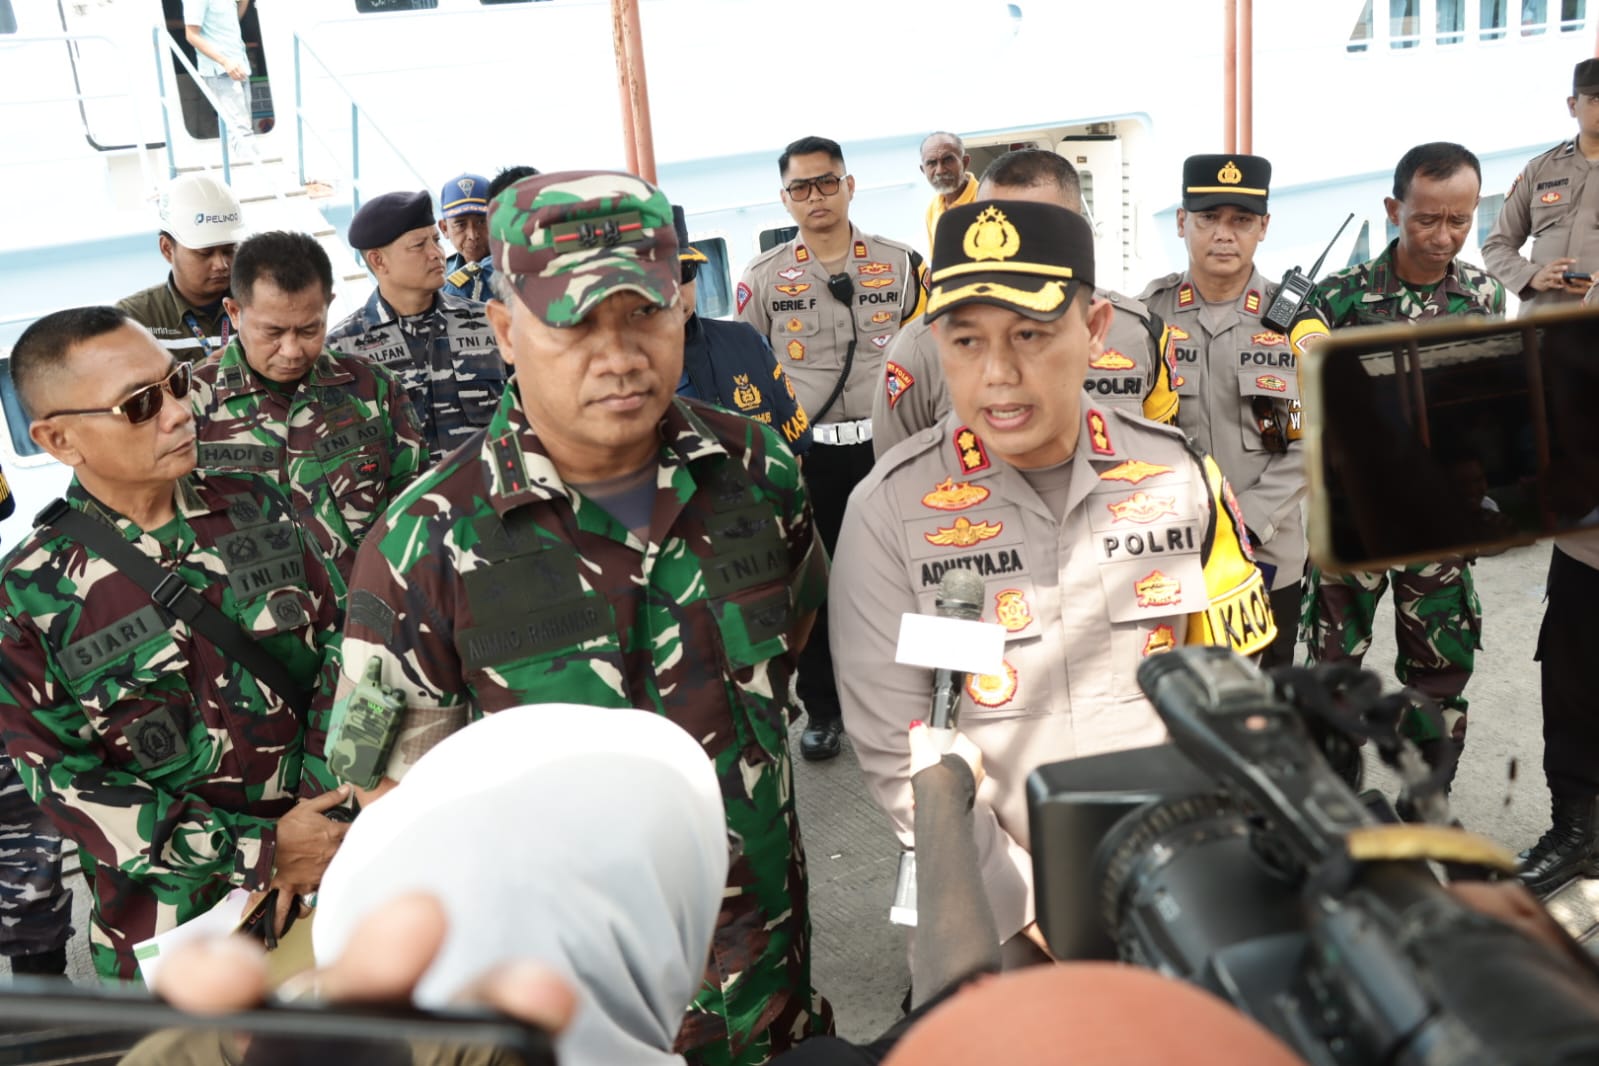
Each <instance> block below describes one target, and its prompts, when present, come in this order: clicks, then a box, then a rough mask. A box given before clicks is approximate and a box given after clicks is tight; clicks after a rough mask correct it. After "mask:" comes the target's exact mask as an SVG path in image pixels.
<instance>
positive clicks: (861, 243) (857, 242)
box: [789, 222, 872, 274]
mask: <svg viewBox="0 0 1599 1066" xmlns="http://www.w3.org/2000/svg"><path fill="white" fill-rule="evenodd" d="M849 245H850V248H849V256H848V258H850V259H870V258H871V257H872V249H871V247H870V245H868V244H867V241H866V234H864V233H862V232H861V228H860V227H859V226H857V225H856V224H855V223H853V222H851V223H850V224H849ZM789 255H790V257H791V259H792V261H793V262H794V263H796V264H798V265H800V266H806V265H809V264H815V266H816V269H817V270H818V271H821V272H822V273H824V274H825V273H826V268H824V267H823V266H822V260H821V258H820V257H819V256H817V255H815V254H813V253H812V252H811V250H810V249H809V248H807V247H805V241H804V239H803V238H801V237H795V238H794V248H793V250H792V251H791V252H790V253H789Z"/></svg>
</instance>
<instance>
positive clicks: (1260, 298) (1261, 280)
mask: <svg viewBox="0 0 1599 1066" xmlns="http://www.w3.org/2000/svg"><path fill="white" fill-rule="evenodd" d="M1266 284H1267V283H1266V276H1265V275H1264V274H1262V273H1261V272H1260V268H1259V267H1254V268H1253V269H1252V270H1251V272H1250V275H1249V284H1247V285H1246V286H1244V291H1243V292H1241V293H1239V295H1238V299H1236V300H1234V301H1233V305H1232V306H1233V309H1234V310H1236V311H1237V312H1238V313H1239V314H1241V315H1249V316H1252V317H1255V318H1259V317H1260V316H1261V315H1262V314H1264V313H1265V311H1266ZM1209 306H1212V305H1210V304H1208V303H1206V302H1205V297H1204V296H1202V295H1200V292H1199V286H1197V285H1195V284H1194V281H1193V277H1192V276H1191V275H1190V274H1189V272H1188V271H1186V270H1185V271H1183V272H1182V274H1181V275H1179V276H1178V283H1177V304H1176V313H1177V314H1185V313H1187V312H1190V311H1194V312H1197V311H1198V310H1199V309H1200V308H1202V307H1209ZM1216 306H1226V305H1216Z"/></svg>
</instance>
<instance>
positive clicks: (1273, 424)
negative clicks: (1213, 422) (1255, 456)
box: [1238, 367, 1299, 453]
mask: <svg viewBox="0 0 1599 1066" xmlns="http://www.w3.org/2000/svg"><path fill="white" fill-rule="evenodd" d="M1238 396H1239V399H1240V401H1241V402H1240V404H1239V411H1240V419H1239V422H1240V427H1239V428H1240V432H1241V433H1242V435H1243V444H1244V450H1245V451H1249V452H1279V453H1280V452H1286V451H1287V450H1288V441H1289V440H1290V439H1292V438H1290V436H1289V430H1290V428H1291V426H1290V422H1289V415H1290V411H1291V408H1290V405H1291V404H1298V403H1299V373H1298V371H1297V370H1296V369H1294V368H1289V367H1249V368H1243V369H1240V370H1239V371H1238Z"/></svg>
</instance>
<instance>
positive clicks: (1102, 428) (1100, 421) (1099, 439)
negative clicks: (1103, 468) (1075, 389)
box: [1088, 407, 1116, 455]
mask: <svg viewBox="0 0 1599 1066" xmlns="http://www.w3.org/2000/svg"><path fill="white" fill-rule="evenodd" d="M1088 443H1089V446H1090V447H1092V448H1093V449H1094V454H1095V455H1115V454H1116V449H1115V448H1114V447H1112V446H1111V443H1110V427H1109V426H1108V425H1106V423H1105V416H1104V415H1102V414H1100V413H1099V412H1098V411H1096V410H1094V409H1093V408H1092V407H1090V408H1089V409H1088Z"/></svg>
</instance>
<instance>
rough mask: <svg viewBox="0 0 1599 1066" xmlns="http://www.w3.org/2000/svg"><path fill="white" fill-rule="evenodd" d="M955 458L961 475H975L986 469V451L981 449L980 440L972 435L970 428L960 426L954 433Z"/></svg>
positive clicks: (987, 464) (975, 435)
mask: <svg viewBox="0 0 1599 1066" xmlns="http://www.w3.org/2000/svg"><path fill="white" fill-rule="evenodd" d="M955 458H956V460H957V461H958V462H959V463H960V465H961V473H963V474H975V473H977V472H978V471H979V470H987V469H988V466H989V463H988V450H987V449H986V448H984V447H983V441H982V438H981V437H979V436H978V435H977V434H976V433H973V432H972V430H971V427H970V426H962V427H961V428H959V429H957V430H956V431H955Z"/></svg>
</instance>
